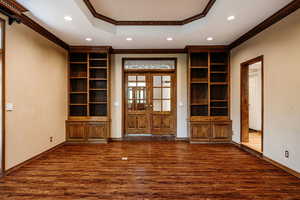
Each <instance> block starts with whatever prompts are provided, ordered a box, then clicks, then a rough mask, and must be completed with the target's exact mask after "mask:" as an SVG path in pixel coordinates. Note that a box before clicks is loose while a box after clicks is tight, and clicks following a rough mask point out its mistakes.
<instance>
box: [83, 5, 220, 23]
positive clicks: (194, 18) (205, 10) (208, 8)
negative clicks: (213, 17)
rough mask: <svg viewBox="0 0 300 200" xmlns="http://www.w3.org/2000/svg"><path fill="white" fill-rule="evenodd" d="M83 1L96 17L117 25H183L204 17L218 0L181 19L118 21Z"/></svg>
mask: <svg viewBox="0 0 300 200" xmlns="http://www.w3.org/2000/svg"><path fill="white" fill-rule="evenodd" d="M82 1H83V2H84V3H85V5H86V6H87V8H88V9H89V11H90V12H91V13H92V15H93V16H94V17H95V18H98V19H100V20H103V21H106V22H108V23H111V24H113V25H116V26H182V25H185V24H188V23H191V22H193V21H195V20H198V19H201V18H204V17H205V16H206V15H207V14H208V12H209V11H210V10H211V8H212V7H213V5H214V4H215V3H216V1H217V0H209V2H208V4H207V5H206V7H205V8H204V10H203V11H202V12H201V13H199V14H197V15H194V16H192V17H189V18H187V19H184V20H179V21H118V20H115V19H112V18H109V17H107V16H104V15H102V14H100V13H98V12H97V11H96V9H95V8H94V6H93V4H92V3H91V2H90V0H82Z"/></svg>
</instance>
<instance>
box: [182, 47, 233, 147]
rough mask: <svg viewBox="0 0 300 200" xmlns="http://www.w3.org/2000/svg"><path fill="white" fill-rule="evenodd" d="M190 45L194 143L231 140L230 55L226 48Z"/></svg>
mask: <svg viewBox="0 0 300 200" xmlns="http://www.w3.org/2000/svg"><path fill="white" fill-rule="evenodd" d="M187 48H188V57H189V62H188V66H189V70H188V81H189V83H188V93H189V94H188V97H189V133H190V141H191V142H230V141H231V135H232V131H231V121H230V119H229V109H230V105H229V104H230V103H229V100H230V98H229V93H230V92H229V91H230V81H229V80H230V79H229V77H230V69H229V54H228V51H227V50H226V49H224V48H203V47H197V46H190V47H187Z"/></svg>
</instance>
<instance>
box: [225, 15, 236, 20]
mask: <svg viewBox="0 0 300 200" xmlns="http://www.w3.org/2000/svg"><path fill="white" fill-rule="evenodd" d="M234 19H235V16H233V15H231V16H229V17H227V20H228V21H232V20H234Z"/></svg>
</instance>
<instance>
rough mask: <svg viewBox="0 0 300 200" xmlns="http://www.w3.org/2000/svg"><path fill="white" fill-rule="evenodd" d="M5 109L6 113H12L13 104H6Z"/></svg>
mask: <svg viewBox="0 0 300 200" xmlns="http://www.w3.org/2000/svg"><path fill="white" fill-rule="evenodd" d="M5 109H6V111H13V110H14V104H12V103H7V104H6V105H5Z"/></svg>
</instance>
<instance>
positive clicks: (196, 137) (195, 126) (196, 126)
mask: <svg viewBox="0 0 300 200" xmlns="http://www.w3.org/2000/svg"><path fill="white" fill-rule="evenodd" d="M210 137H211V123H210V122H197V123H191V140H192V141H195V142H209V139H210Z"/></svg>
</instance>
